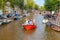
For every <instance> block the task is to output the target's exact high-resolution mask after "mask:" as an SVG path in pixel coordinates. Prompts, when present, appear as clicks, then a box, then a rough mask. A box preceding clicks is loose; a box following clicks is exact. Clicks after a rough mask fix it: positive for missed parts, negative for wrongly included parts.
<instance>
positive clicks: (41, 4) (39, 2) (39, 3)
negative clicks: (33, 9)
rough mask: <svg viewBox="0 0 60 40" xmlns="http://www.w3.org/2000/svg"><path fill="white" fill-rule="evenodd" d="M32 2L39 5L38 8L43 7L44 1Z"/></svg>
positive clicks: (35, 0) (36, 0)
mask: <svg viewBox="0 0 60 40" xmlns="http://www.w3.org/2000/svg"><path fill="white" fill-rule="evenodd" d="M34 2H35V3H36V4H37V5H39V6H43V5H44V0H34Z"/></svg>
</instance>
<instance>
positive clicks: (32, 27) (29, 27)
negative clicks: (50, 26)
mask: <svg viewBox="0 0 60 40" xmlns="http://www.w3.org/2000/svg"><path fill="white" fill-rule="evenodd" d="M23 28H24V29H25V30H32V29H35V28H36V26H35V25H23Z"/></svg>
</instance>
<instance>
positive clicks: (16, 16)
mask: <svg viewBox="0 0 60 40" xmlns="http://www.w3.org/2000/svg"><path fill="white" fill-rule="evenodd" d="M13 16H14V20H15V19H16V20H17V19H18V16H19V15H18V13H17V12H16V11H15V12H14V14H13Z"/></svg>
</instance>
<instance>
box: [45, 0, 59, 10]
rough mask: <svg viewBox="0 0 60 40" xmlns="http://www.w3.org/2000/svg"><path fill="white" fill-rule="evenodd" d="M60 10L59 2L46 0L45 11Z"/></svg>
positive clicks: (57, 0)
mask: <svg viewBox="0 0 60 40" xmlns="http://www.w3.org/2000/svg"><path fill="white" fill-rule="evenodd" d="M59 8H60V1H59V0H45V9H46V10H49V11H56V10H58V9H59Z"/></svg>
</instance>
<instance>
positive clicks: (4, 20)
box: [3, 19, 13, 23]
mask: <svg viewBox="0 0 60 40" xmlns="http://www.w3.org/2000/svg"><path fill="white" fill-rule="evenodd" d="M12 21H13V20H10V19H3V23H10V22H12Z"/></svg>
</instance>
